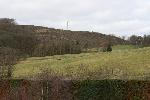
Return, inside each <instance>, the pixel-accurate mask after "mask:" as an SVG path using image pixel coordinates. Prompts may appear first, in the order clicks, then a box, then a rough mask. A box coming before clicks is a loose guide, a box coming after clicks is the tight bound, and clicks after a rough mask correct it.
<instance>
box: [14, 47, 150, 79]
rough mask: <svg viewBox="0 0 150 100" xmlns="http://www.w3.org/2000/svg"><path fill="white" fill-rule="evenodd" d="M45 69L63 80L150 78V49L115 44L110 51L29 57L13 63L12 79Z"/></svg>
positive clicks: (35, 73)
mask: <svg viewBox="0 0 150 100" xmlns="http://www.w3.org/2000/svg"><path fill="white" fill-rule="evenodd" d="M44 70H47V71H49V72H50V73H51V74H52V75H56V76H61V77H63V78H65V79H96V80H101V79H123V80H124V79H139V80H143V79H144V80H147V79H150V77H149V76H150V48H139V49H135V47H133V46H128V45H127V46H115V47H113V52H111V53H103V52H91V53H82V54H73V55H71V54H67V55H56V56H47V57H32V58H28V59H26V60H25V61H20V62H19V63H18V64H17V65H15V68H14V71H13V77H14V78H25V77H31V76H36V75H37V74H40V73H42V72H43V71H44Z"/></svg>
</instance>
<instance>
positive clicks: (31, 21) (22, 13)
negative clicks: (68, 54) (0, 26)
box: [0, 0, 150, 36]
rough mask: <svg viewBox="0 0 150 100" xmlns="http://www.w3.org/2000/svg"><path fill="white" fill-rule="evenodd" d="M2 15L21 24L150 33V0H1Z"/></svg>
mask: <svg viewBox="0 0 150 100" xmlns="http://www.w3.org/2000/svg"><path fill="white" fill-rule="evenodd" d="M0 13H1V14H0V18H14V19H16V21H17V22H18V24H27V25H39V26H46V27H50V28H58V29H67V27H66V23H67V21H68V22H69V30H74V31H94V32H100V33H104V34H114V35H118V36H129V35H132V34H136V35H143V34H150V0H0Z"/></svg>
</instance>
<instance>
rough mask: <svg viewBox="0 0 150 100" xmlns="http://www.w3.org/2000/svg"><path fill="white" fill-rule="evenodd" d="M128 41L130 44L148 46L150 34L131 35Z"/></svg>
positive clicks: (149, 44)
mask: <svg viewBox="0 0 150 100" xmlns="http://www.w3.org/2000/svg"><path fill="white" fill-rule="evenodd" d="M128 41H129V42H130V44H132V45H137V46H139V47H148V46H150V35H144V36H137V35H132V36H130V37H129V39H128Z"/></svg>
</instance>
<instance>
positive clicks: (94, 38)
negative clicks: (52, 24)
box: [0, 24, 127, 48]
mask: <svg viewBox="0 0 150 100" xmlns="http://www.w3.org/2000/svg"><path fill="white" fill-rule="evenodd" d="M0 30H3V31H6V32H14V33H35V34H36V36H37V37H38V39H40V40H41V41H49V40H51V41H56V40H58V41H61V40H63V39H64V40H71V41H78V42H79V43H80V45H81V47H82V48H96V47H101V46H104V45H106V44H108V43H111V44H113V45H116V44H124V43H127V41H124V40H122V39H120V38H118V37H115V36H110V35H105V34H102V33H98V32H88V31H70V30H61V29H54V28H48V27H42V26H34V25H9V24H0Z"/></svg>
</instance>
